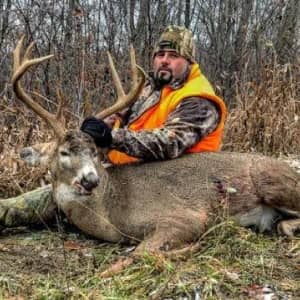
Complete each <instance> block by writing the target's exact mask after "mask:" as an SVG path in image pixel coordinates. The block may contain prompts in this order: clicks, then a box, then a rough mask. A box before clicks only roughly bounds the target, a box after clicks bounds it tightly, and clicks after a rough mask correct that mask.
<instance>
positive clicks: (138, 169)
mask: <svg viewBox="0 0 300 300" xmlns="http://www.w3.org/2000/svg"><path fill="white" fill-rule="evenodd" d="M61 149H65V150H67V151H69V152H71V153H72V155H73V156H74V157H73V158H72V166H71V167H70V168H69V169H68V168H65V167H63V166H62V165H61V162H60V159H59V151H60V150H61ZM94 152H95V146H94V144H93V143H92V142H91V139H90V138H87V137H86V136H85V135H84V134H83V133H81V132H75V131H74V132H69V133H68V134H67V135H66V137H65V138H64V140H63V141H62V142H61V143H60V145H59V146H58V148H57V149H56V151H55V154H54V157H53V159H52V163H51V172H52V175H53V190H54V198H55V201H56V203H57V204H58V205H59V206H60V207H61V209H62V210H63V211H64V212H65V214H66V215H67V217H68V218H69V220H70V221H71V222H73V223H74V224H75V225H77V226H78V227H79V228H80V229H81V230H83V231H84V232H86V233H88V234H90V235H93V236H95V237H97V238H99V239H103V240H108V241H111V242H119V241H126V240H133V241H139V242H141V243H140V245H139V246H138V248H137V250H136V253H139V252H140V251H144V250H147V251H151V252H157V251H168V250H171V249H179V248H182V247H184V246H186V245H187V244H189V243H192V242H193V241H196V240H197V239H198V238H199V237H200V236H201V235H202V234H203V233H204V232H205V231H206V230H207V226H208V224H212V223H213V222H214V220H215V219H216V218H218V217H219V214H220V213H222V214H224V212H225V214H228V215H229V216H231V217H233V218H235V219H236V220H237V222H239V223H240V224H241V225H243V226H255V227H257V228H258V229H259V230H260V231H265V230H270V229H271V228H272V226H273V225H275V223H276V221H278V218H281V216H284V217H288V219H289V218H291V219H293V220H290V221H288V222H289V223H288V224H289V225H291V224H292V225H293V226H292V229H291V230H290V228H289V230H284V229H283V230H281V232H283V233H284V234H289V235H292V234H293V232H294V231H295V230H296V229H299V222H298V223H297V222H295V220H298V218H300V176H299V174H297V173H296V172H294V171H293V170H292V169H291V168H290V167H289V166H288V165H287V164H286V163H284V162H280V161H278V160H276V159H272V158H268V157H265V156H261V155H254V154H241V153H226V152H220V153H199V154H190V155H185V156H183V157H181V158H178V159H174V160H169V161H163V162H153V163H144V164H136V165H128V166H122V167H117V166H114V167H110V168H107V169H104V168H103V167H102V166H101V165H100V163H99V162H98V161H96V160H95V159H94V158H93V153H94ZM87 160H90V162H91V161H92V164H93V165H94V166H95V168H97V172H98V176H99V179H100V182H99V185H98V186H97V187H96V188H95V189H94V190H93V191H92V194H91V195H77V194H76V193H74V192H73V187H72V182H73V181H72V180H73V178H74V177H75V176H77V175H76V172H77V171H78V169H79V168H81V167H82V161H87ZM220 209H221V210H220ZM295 224H296V225H295ZM285 228H286V226H285Z"/></svg>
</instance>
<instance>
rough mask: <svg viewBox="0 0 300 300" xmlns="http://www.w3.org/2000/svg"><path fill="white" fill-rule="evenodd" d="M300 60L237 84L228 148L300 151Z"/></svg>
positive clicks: (255, 150) (269, 151) (230, 114)
mask: <svg viewBox="0 0 300 300" xmlns="http://www.w3.org/2000/svg"><path fill="white" fill-rule="evenodd" d="M299 82H300V63H299V64H298V65H296V66H291V65H284V66H279V65H275V66H273V67H272V68H270V67H268V68H266V69H264V70H263V72H262V74H261V79H260V80H257V81H256V82H246V83H245V82H241V81H237V84H236V100H237V105H236V107H235V108H233V109H231V110H230V112H229V115H228V120H227V125H226V132H225V137H224V149H225V150H230V151H242V152H261V153H264V154H267V155H275V156H278V155H280V154H284V155H287V154H299V152H300V151H299V150H300V120H299V119H300V85H299Z"/></svg>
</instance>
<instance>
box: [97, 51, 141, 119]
mask: <svg viewBox="0 0 300 300" xmlns="http://www.w3.org/2000/svg"><path fill="white" fill-rule="evenodd" d="M108 60H109V66H110V69H111V73H112V78H113V82H114V85H115V87H116V91H117V97H118V98H117V101H116V103H115V104H113V105H112V106H110V107H108V108H106V109H104V110H103V111H101V112H99V113H98V114H96V117H97V118H100V119H104V118H106V117H108V116H110V115H112V114H113V113H115V112H118V111H121V110H122V109H124V108H125V107H128V106H129V105H130V104H131V103H133V102H134V101H135V100H136V98H137V96H138V95H139V94H140V92H141V89H142V87H143V85H144V83H145V80H146V75H145V72H144V70H143V69H142V68H141V67H140V66H138V65H137V64H136V60H135V54H134V49H133V47H132V46H130V61H131V72H132V86H131V89H130V91H129V93H128V94H125V92H124V90H123V87H122V84H121V80H120V78H119V75H118V73H117V71H116V68H115V66H114V63H113V60H112V57H111V55H110V53H109V52H108Z"/></svg>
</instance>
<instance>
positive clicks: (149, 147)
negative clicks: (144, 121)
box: [111, 80, 221, 161]
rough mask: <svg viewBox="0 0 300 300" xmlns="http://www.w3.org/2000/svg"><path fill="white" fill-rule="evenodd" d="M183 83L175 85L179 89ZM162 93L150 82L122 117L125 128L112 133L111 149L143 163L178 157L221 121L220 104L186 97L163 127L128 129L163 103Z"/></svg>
mask: <svg viewBox="0 0 300 300" xmlns="http://www.w3.org/2000/svg"><path fill="white" fill-rule="evenodd" d="M182 84H183V83H178V82H177V83H174V85H173V86H172V88H173V89H174V88H178V89H179V88H180V87H181V86H182ZM160 93H161V91H160V90H158V89H156V88H155V85H154V83H153V80H149V81H148V82H147V83H146V85H145V87H144V89H143V91H142V93H141V96H140V97H139V99H138V100H137V101H136V102H135V103H134V104H133V105H132V107H131V108H130V109H128V111H127V112H126V113H125V115H124V117H123V122H122V123H123V127H122V128H118V129H113V130H112V136H113V142H112V146H111V148H113V149H116V150H118V151H121V152H125V153H126V154H128V155H130V156H134V157H137V158H140V159H141V160H142V161H143V160H144V161H151V160H163V159H170V158H176V157H178V156H180V155H181V154H183V153H184V152H185V151H186V150H187V149H188V148H190V147H191V146H193V145H195V144H196V143H197V142H198V141H199V140H200V139H201V138H203V137H205V136H206V135H208V134H209V133H211V132H212V131H213V130H214V129H215V128H216V127H217V125H218V123H219V121H220V117H221V116H220V115H221V113H220V111H219V108H218V107H217V105H216V104H215V103H214V102H213V101H211V100H207V99H202V101H199V98H197V97H191V98H187V99H185V100H184V101H182V102H180V104H179V105H178V106H177V108H176V109H175V110H174V111H173V112H172V113H171V114H170V115H169V116H168V118H167V121H166V122H165V125H164V127H163V128H158V129H154V130H141V131H132V130H129V129H128V126H129V125H130V124H131V123H132V122H134V121H135V120H136V119H138V118H139V117H140V116H141V115H142V114H143V113H144V112H145V111H146V110H148V109H149V108H150V107H152V106H154V105H155V104H156V103H158V101H159V100H160Z"/></svg>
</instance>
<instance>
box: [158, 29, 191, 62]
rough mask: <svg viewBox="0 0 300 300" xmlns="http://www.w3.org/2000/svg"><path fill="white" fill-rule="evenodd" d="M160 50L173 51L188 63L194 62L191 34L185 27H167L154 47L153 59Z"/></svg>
mask: <svg viewBox="0 0 300 300" xmlns="http://www.w3.org/2000/svg"><path fill="white" fill-rule="evenodd" d="M161 50H175V51H176V52H177V53H178V54H180V55H181V56H183V57H184V58H186V59H187V60H189V61H190V62H195V43H194V40H193V34H192V32H191V31H190V30H188V29H186V28H185V27H181V26H175V25H170V26H168V27H167V28H166V29H165V30H164V32H163V33H162V34H161V36H160V38H159V40H158V42H157V43H156V45H155V48H154V53H153V58H154V57H155V55H156V53H157V52H159V51H161Z"/></svg>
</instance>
